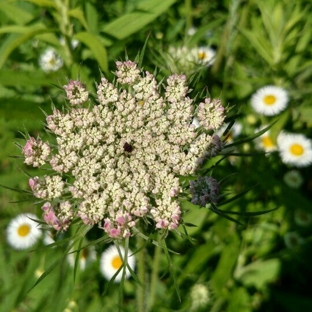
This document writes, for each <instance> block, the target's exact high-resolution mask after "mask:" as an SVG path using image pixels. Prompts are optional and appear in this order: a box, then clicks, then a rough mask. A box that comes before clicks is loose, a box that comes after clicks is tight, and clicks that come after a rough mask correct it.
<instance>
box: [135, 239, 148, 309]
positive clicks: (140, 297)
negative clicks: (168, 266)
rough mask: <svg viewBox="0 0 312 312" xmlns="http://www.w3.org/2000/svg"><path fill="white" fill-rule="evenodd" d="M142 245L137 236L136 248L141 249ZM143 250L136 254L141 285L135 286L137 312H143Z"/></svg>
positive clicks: (142, 242) (141, 240)
mask: <svg viewBox="0 0 312 312" xmlns="http://www.w3.org/2000/svg"><path fill="white" fill-rule="evenodd" d="M143 244H144V240H143V238H142V237H141V236H140V235H137V248H138V249H139V248H141V247H142V245H143ZM144 252H145V249H144V248H143V249H142V250H140V251H139V252H138V253H137V262H138V265H137V268H138V278H139V281H140V282H141V285H138V286H137V290H136V299H137V312H145V286H146V284H145V259H144Z"/></svg>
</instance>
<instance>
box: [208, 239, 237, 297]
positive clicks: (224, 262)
mask: <svg viewBox="0 0 312 312" xmlns="http://www.w3.org/2000/svg"><path fill="white" fill-rule="evenodd" d="M231 240H232V241H231V243H230V244H228V245H226V246H224V248H223V251H222V254H221V258H220V260H219V263H218V266H217V268H216V269H215V271H214V273H213V275H212V277H211V280H210V281H211V285H212V287H213V291H214V292H215V293H216V296H217V297H218V296H222V293H223V289H224V288H225V287H226V284H227V282H228V281H229V280H230V279H232V275H233V269H234V266H235V264H236V261H237V257H238V255H239V244H238V241H237V237H236V236H235V235H233V236H231Z"/></svg>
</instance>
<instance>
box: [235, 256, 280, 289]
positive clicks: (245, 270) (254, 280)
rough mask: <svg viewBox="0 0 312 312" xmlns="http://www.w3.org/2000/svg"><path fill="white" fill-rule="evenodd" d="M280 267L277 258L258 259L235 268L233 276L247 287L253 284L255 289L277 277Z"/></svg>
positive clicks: (264, 285) (262, 286) (261, 287)
mask: <svg viewBox="0 0 312 312" xmlns="http://www.w3.org/2000/svg"><path fill="white" fill-rule="evenodd" d="M280 269H281V263H280V260H279V259H269V260H266V261H262V260H258V261H255V262H252V263H251V264H249V265H247V266H245V267H241V268H239V269H237V270H236V272H235V278H237V279H238V280H239V281H240V282H241V283H243V284H244V285H245V286H247V287H250V286H254V287H256V288H257V289H263V288H265V287H266V286H267V284H268V283H270V282H273V281H274V280H276V279H277V278H278V276H279V273H280Z"/></svg>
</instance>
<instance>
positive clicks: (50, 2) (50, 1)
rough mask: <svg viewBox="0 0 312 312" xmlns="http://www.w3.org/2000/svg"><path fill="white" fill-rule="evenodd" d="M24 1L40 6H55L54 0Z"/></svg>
mask: <svg viewBox="0 0 312 312" xmlns="http://www.w3.org/2000/svg"><path fill="white" fill-rule="evenodd" d="M26 1H28V2H31V3H34V4H36V5H38V6H42V7H51V8H56V3H55V1H54V0H26Z"/></svg>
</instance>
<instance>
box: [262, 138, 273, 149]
mask: <svg viewBox="0 0 312 312" xmlns="http://www.w3.org/2000/svg"><path fill="white" fill-rule="evenodd" d="M261 142H262V145H263V146H264V147H273V146H274V143H273V141H272V140H271V138H270V137H269V136H264V137H263V138H262V140H261Z"/></svg>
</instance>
